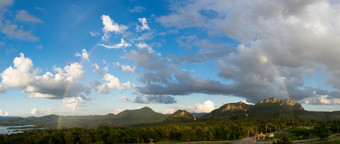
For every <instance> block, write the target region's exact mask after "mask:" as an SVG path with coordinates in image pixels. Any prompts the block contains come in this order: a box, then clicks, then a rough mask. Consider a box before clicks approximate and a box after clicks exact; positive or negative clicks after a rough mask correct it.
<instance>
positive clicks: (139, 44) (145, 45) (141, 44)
mask: <svg viewBox="0 0 340 144" xmlns="http://www.w3.org/2000/svg"><path fill="white" fill-rule="evenodd" d="M136 46H137V47H138V48H139V49H147V50H148V52H149V53H150V54H154V53H155V51H154V50H153V49H152V48H151V47H150V46H149V45H148V44H146V43H138V44H137V45H136Z"/></svg>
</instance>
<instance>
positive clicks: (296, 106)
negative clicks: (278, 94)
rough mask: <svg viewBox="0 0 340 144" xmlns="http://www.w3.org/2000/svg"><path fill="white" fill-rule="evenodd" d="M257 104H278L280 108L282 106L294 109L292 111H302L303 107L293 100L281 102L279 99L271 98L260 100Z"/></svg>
mask: <svg viewBox="0 0 340 144" xmlns="http://www.w3.org/2000/svg"><path fill="white" fill-rule="evenodd" d="M257 104H279V105H281V106H282V105H285V106H292V107H294V109H298V110H304V109H303V107H302V106H301V104H299V103H298V102H296V101H295V100H293V99H285V100H281V99H278V98H275V97H272V98H266V99H264V100H261V101H259V102H258V103H257Z"/></svg>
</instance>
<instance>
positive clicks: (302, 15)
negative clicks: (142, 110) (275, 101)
mask: <svg viewBox="0 0 340 144" xmlns="http://www.w3.org/2000/svg"><path fill="white" fill-rule="evenodd" d="M171 9H172V13H170V14H169V15H164V16H160V17H158V18H157V20H158V22H160V23H161V24H163V25H164V26H166V27H170V28H176V29H186V28H197V29H202V30H203V31H205V32H206V33H207V34H208V35H210V36H212V37H225V38H231V39H233V40H235V41H237V42H239V45H238V47H237V49H232V48H230V47H228V46H223V45H222V46H221V45H218V46H217V47H214V46H216V44H215V45H207V42H209V41H203V40H195V41H191V42H192V43H193V44H195V43H198V42H201V43H202V42H204V43H205V44H206V45H203V44H199V45H200V46H201V48H200V50H199V51H198V52H197V53H194V54H190V55H186V56H181V57H159V56H158V55H156V54H152V53H148V51H147V50H145V49H139V50H131V51H130V52H129V53H128V54H127V57H128V58H129V59H131V60H133V61H135V62H136V64H137V66H139V67H143V68H144V71H142V75H141V77H140V78H139V80H140V81H141V82H143V83H144V84H145V85H144V86H142V87H136V89H137V92H139V93H142V94H148V95H188V94H192V93H206V94H221V95H234V96H238V97H243V98H246V99H247V101H249V102H257V101H258V100H260V99H263V98H267V97H279V98H287V96H288V97H290V98H293V99H295V100H299V101H303V100H304V102H306V103H307V101H306V98H313V99H312V100H309V101H308V103H317V102H315V101H317V100H319V101H320V100H321V98H322V99H325V96H322V95H324V94H320V92H321V91H323V93H327V94H329V96H327V100H329V101H335V99H334V100H331V99H332V98H336V97H338V95H335V93H338V92H337V91H338V89H339V88H340V87H339V83H340V73H339V71H340V68H339V67H338V64H339V63H340V58H339V57H338V56H339V54H340V49H339V47H340V41H339V36H340V15H338V13H339V12H340V9H339V5H338V4H336V3H331V2H330V1H320V0H311V1H295V0H287V1H268V0H262V1H251V0H249V1H224V0H218V1H190V2H184V3H183V4H179V5H172V7H171ZM193 39H195V38H193ZM180 42H181V41H179V43H180ZM180 44H181V43H180ZM182 44H183V43H182ZM183 45H185V44H183ZM202 47H203V48H202ZM200 58H201V59H200ZM210 60H217V61H218V69H219V73H218V76H220V77H221V78H223V79H226V80H228V81H231V83H228V84H226V83H223V82H221V81H215V80H209V79H204V78H200V77H193V76H191V75H190V74H189V73H188V72H185V71H181V70H179V66H180V65H181V64H183V63H185V62H187V63H197V62H198V63H202V62H206V61H210ZM315 70H319V71H325V72H326V73H327V74H329V75H330V76H329V77H330V79H329V80H328V83H327V84H329V85H330V86H332V87H333V88H334V89H335V91H328V90H322V89H319V88H314V87H307V86H305V82H304V77H313V73H314V71H315ZM336 100H337V99H336ZM324 104H336V102H329V103H324Z"/></svg>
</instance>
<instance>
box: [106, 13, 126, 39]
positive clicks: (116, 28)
mask: <svg viewBox="0 0 340 144" xmlns="http://www.w3.org/2000/svg"><path fill="white" fill-rule="evenodd" d="M101 19H102V20H103V25H104V27H103V29H102V31H103V32H104V35H103V37H102V40H107V39H109V38H110V33H111V32H115V33H122V32H124V31H125V30H126V29H128V27H127V26H125V25H119V24H117V23H115V22H114V21H113V19H111V18H110V16H108V15H102V17H101Z"/></svg>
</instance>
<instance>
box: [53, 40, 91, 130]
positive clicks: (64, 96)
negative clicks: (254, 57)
mask: <svg viewBox="0 0 340 144" xmlns="http://www.w3.org/2000/svg"><path fill="white" fill-rule="evenodd" d="M96 48H97V44H96V45H94V46H93V47H92V48H91V49H90V50H89V51H88V54H89V55H91V53H92V52H93V51H94V50H95V49H96ZM84 61H85V59H81V60H80V64H83V63H84ZM69 89H70V83H69V82H67V84H66V87H65V91H64V94H63V96H62V100H63V99H64V98H66V97H67V93H68V91H69ZM62 107H63V102H61V104H60V108H59V114H58V120H57V129H60V123H61V117H62V113H61V111H62V110H61V109H62Z"/></svg>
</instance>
